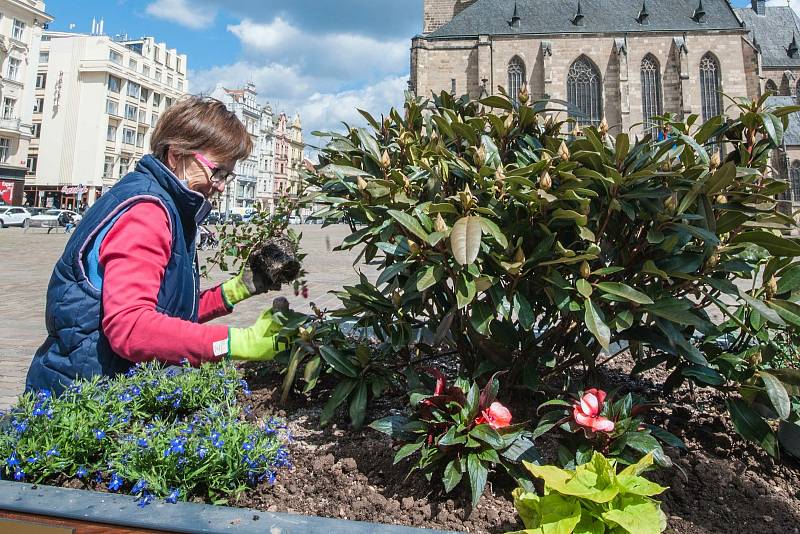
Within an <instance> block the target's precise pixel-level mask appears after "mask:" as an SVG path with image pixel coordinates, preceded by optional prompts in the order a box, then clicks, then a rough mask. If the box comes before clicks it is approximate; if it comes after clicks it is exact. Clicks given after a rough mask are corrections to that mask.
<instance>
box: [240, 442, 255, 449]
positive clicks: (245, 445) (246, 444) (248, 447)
mask: <svg viewBox="0 0 800 534" xmlns="http://www.w3.org/2000/svg"><path fill="white" fill-rule="evenodd" d="M242 449H243V450H245V451H252V450H253V444H252V443H250V442H249V441H245V442H244V443H243V444H242Z"/></svg>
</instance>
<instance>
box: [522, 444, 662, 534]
mask: <svg viewBox="0 0 800 534" xmlns="http://www.w3.org/2000/svg"><path fill="white" fill-rule="evenodd" d="M652 463H653V457H652V455H651V454H647V455H645V456H644V457H643V458H642V459H641V460H639V462H637V463H636V464H634V465H630V466H628V467H626V468H625V469H623V470H622V471H620V472H619V473H617V468H616V462H615V461H614V460H609V459H607V458H606V457H605V456H603V455H602V454H601V453H599V452H595V453H594V454H593V455H592V457H591V459H590V460H589V461H588V462H587V463H584V464H581V465H578V466H577V467H575V468H574V469H560V468H558V467H555V466H551V465H543V466H539V465H534V464H531V463H528V462H525V467H526V468H527V469H528V471H530V473H531V474H532V475H533V476H534V477H536V478H540V479H542V480H543V481H544V493H543V495H539V494H537V493H535V492H531V491H526V490H525V489H523V488H517V489H515V490H514V505H515V506H516V508H517V512H518V513H519V515H520V517H521V518H522V522H523V523H524V524H525V530H522V531H520V532H521V533H525V534H549V533H559V534H570V533H573V532H574V533H576V534H577V533H580V534H603V533H604V532H609V533H620V534H621V533H626V532H627V533H629V534H659V533H660V532H663V531H664V530H665V529H666V527H667V518H666V516H665V515H664V512H662V511H661V508H660V503H659V501H657V500H655V499H653V496H655V495H658V494H660V493H662V492H663V491H664V490H666V489H667V488H664V487H661V486H659V485H658V484H655V483H653V482H650V481H649V480H647V479H646V478H644V477H642V476H641V474H642V473H643V472H644V471H645V470H647V469H648V468H649V467H650V466H651V465H652Z"/></svg>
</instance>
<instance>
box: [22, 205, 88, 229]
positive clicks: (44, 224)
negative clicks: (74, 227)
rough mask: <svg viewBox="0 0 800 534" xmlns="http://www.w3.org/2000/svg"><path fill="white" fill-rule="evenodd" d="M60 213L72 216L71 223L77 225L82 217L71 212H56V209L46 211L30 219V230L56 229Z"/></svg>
mask: <svg viewBox="0 0 800 534" xmlns="http://www.w3.org/2000/svg"><path fill="white" fill-rule="evenodd" d="M62 213H68V214H69V215H71V216H72V222H73V223H75V224H78V222H80V220H81V219H83V217H82V216H81V215H80V214H79V213H77V212H74V211H72V210H58V209H51V210H47V211H45V212H44V213H42V214H41V215H36V216H34V217H31V222H30V225H31V227H32V228H56V227H57V226H58V225H59V223H58V218H59V216H60V215H61V214H62Z"/></svg>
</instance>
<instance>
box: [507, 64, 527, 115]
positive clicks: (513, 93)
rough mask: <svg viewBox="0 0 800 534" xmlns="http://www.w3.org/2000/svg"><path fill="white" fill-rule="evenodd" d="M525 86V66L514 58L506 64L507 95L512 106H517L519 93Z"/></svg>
mask: <svg viewBox="0 0 800 534" xmlns="http://www.w3.org/2000/svg"><path fill="white" fill-rule="evenodd" d="M524 84H525V64H524V63H523V62H522V60H521V59H520V58H519V57H517V56H514V57H513V58H511V61H509V62H508V95H509V96H510V97H511V100H512V102H514V105H519V92H520V91H521V90H522V87H523V85H524Z"/></svg>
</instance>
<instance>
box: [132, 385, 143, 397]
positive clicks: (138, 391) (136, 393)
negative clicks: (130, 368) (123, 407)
mask: <svg viewBox="0 0 800 534" xmlns="http://www.w3.org/2000/svg"><path fill="white" fill-rule="evenodd" d="M141 394H142V388H140V387H139V386H133V387H131V395H133V396H134V397H138V396H139V395H141Z"/></svg>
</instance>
